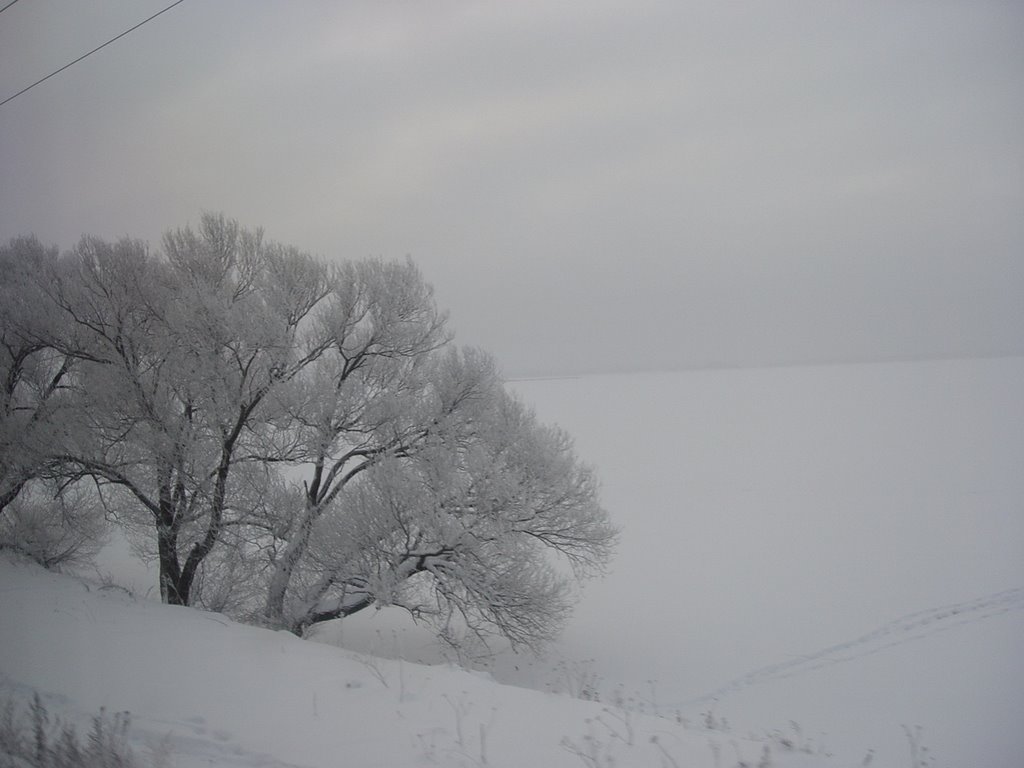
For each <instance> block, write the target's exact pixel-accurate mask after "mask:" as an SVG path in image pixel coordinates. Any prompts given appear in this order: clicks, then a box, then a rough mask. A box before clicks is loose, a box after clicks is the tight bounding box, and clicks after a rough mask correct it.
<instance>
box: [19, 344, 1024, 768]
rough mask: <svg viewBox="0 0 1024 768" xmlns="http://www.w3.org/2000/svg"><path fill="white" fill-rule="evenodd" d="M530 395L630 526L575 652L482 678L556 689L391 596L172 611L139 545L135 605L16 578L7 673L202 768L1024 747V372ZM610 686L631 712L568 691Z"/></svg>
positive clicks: (899, 757)
mask: <svg viewBox="0 0 1024 768" xmlns="http://www.w3.org/2000/svg"><path fill="white" fill-rule="evenodd" d="M513 386H514V388H515V389H516V390H517V391H519V392H520V393H521V394H522V396H523V397H524V398H525V399H526V400H527V401H528V402H530V403H532V404H534V405H535V406H536V408H537V410H538V412H539V414H540V415H541V416H542V418H544V419H545V420H547V421H555V422H558V423H559V424H561V425H562V426H563V427H565V428H566V429H568V430H569V431H570V432H571V433H572V434H573V435H575V437H576V440H577V447H578V450H579V453H580V454H581V455H582V456H583V457H584V458H585V459H587V460H588V461H590V462H592V463H594V464H596V465H597V466H598V468H599V470H600V475H601V477H602V479H603V482H604V501H605V503H606V505H607V506H608V507H609V509H610V510H611V511H612V513H613V515H614V517H615V519H616V521H617V522H618V523H619V524H620V525H621V526H622V529H623V536H622V545H621V548H620V551H619V554H618V557H617V558H616V560H615V562H614V564H613V572H612V573H611V574H610V575H609V576H608V577H607V578H606V579H604V580H602V581H600V582H594V583H592V584H590V585H588V588H587V590H586V592H585V595H584V597H583V600H582V602H581V604H580V606H579V608H578V610H577V612H576V614H575V616H574V617H573V619H572V621H571V623H570V624H569V626H568V628H567V631H566V633H565V635H564V637H563V638H562V640H561V641H560V642H559V644H558V645H557V646H556V647H555V648H554V649H552V653H551V656H550V658H549V659H547V660H544V661H534V660H530V659H525V658H517V657H515V656H512V655H511V654H508V653H502V654H500V655H499V656H498V658H496V659H495V660H493V661H492V662H490V663H488V664H486V665H483V666H485V667H486V668H487V669H488V670H489V671H490V673H491V674H492V675H493V676H494V678H496V679H497V680H499V681H502V682H509V683H515V684H517V685H519V686H524V687H533V688H537V689H539V690H540V691H541V692H536V691H529V690H520V689H516V688H511V687H507V686H499V685H496V684H495V683H494V682H492V681H490V680H488V679H486V678H485V677H482V676H480V675H473V674H469V673H465V672H461V671H459V670H456V669H452V668H450V667H446V666H432V667H421V666H418V665H416V664H413V663H411V662H410V661H409V660H416V659H422V660H426V661H436V660H437V659H438V657H439V652H438V650H437V649H436V648H435V647H433V646H432V644H431V643H430V641H429V638H427V637H425V636H424V635H423V634H422V633H419V632H417V631H415V630H413V629H410V628H409V627H408V626H407V625H406V624H405V622H404V621H403V620H402V619H401V618H400V617H396V616H394V615H392V614H390V613H389V612H387V611H381V612H370V613H366V614H361V615H359V616H357V617H353V618H352V619H350V620H348V621H346V622H343V623H341V624H340V625H336V626H334V627H330V628H327V629H325V630H324V631H322V632H321V633H320V635H319V639H320V640H321V641H323V643H321V644H317V643H309V642H303V641H299V640H297V639H294V638H291V637H289V636H287V635H284V634H280V633H271V632H268V631H265V630H258V629H253V628H247V627H239V626H236V625H232V624H231V623H230V622H228V621H227V620H226V619H224V618H223V617H219V616H216V615H212V614H204V613H200V612H196V611H191V610H187V609H180V608H177V609H176V608H169V607H164V606H159V605H156V604H154V603H152V602H151V601H147V600H145V599H143V597H142V595H144V593H145V592H146V589H147V586H148V583H147V580H148V579H150V578H151V575H150V574H147V573H146V572H145V570H144V569H143V568H140V567H139V566H138V565H137V564H136V565H132V564H130V563H127V562H126V561H125V560H124V558H123V557H122V556H121V555H119V554H118V553H117V552H116V551H114V550H112V551H111V552H108V553H107V557H106V559H105V561H104V564H103V568H104V569H106V570H111V571H114V572H115V573H116V574H117V575H118V576H119V578H122V579H124V580H129V579H134V581H135V584H134V586H135V588H136V592H137V595H136V597H135V598H130V597H128V596H126V595H124V594H121V593H119V592H116V591H110V590H99V589H98V588H97V587H95V586H93V587H91V589H90V590H87V589H86V588H85V587H84V586H82V585H81V584H80V583H78V582H74V581H69V580H67V579H64V578H60V577H57V576H54V575H50V574H45V573H40V572H38V571H37V570H36V569H33V568H30V567H27V566H24V565H16V566H15V565H10V564H3V565H2V569H3V570H2V573H0V578H2V582H0V583H2V586H0V617H2V619H0V675H2V676H3V684H4V685H5V686H6V687H7V689H8V690H9V691H13V692H14V693H15V694H19V695H20V694H23V693H24V692H25V691H26V690H27V688H26V687H27V686H31V687H33V688H36V689H39V690H40V691H41V692H43V693H46V694H50V695H51V696H63V697H65V698H64V699H63V700H58V699H53V700H52V701H53V702H54V703H57V704H60V705H61V706H64V707H67V708H68V709H69V710H71V711H76V712H80V713H85V714H88V713H90V712H93V711H95V709H96V708H98V707H99V706H101V705H104V706H107V707H108V708H110V709H114V710H120V709H130V710H132V712H133V713H134V714H135V722H136V725H137V727H138V728H139V733H140V734H149V735H151V736H159V735H162V734H164V733H168V732H171V733H173V734H174V736H175V738H176V739H178V741H179V744H178V750H177V751H178V753H179V758H178V765H179V766H181V767H182V768H188V767H189V766H193V765H211V764H213V765H230V764H236V765H280V764H294V765H302V766H306V765H308V766H321V765H323V766H326V765H332V766H333V765H352V766H362V765H381V766H404V765H420V764H431V762H433V764H437V765H478V764H485V759H484V758H486V764H488V765H508V766H535V765H536V766H560V765H566V766H580V765H589V764H592V763H588V762H587V759H585V758H584V757H581V756H580V755H577V754H574V753H573V752H572V751H571V749H566V747H565V746H564V745H560V742H561V741H562V740H563V739H564V738H568V739H569V740H571V741H572V742H573V743H574V744H576V745H577V746H578V747H579V748H580V749H581V750H585V749H589V746H588V744H590V743H594V744H596V745H597V746H596V748H598V749H602V750H607V749H610V750H612V754H611V757H613V758H614V760H615V762H614V764H615V765H618V766H629V765H637V766H640V765H644V766H668V765H673V762H671V761H673V760H674V761H675V764H677V765H679V766H695V767H698V768H699V767H700V766H708V767H709V768H710V767H711V766H715V767H716V768H718V767H719V766H721V767H722V768H726V767H727V766H732V765H735V764H736V763H737V761H738V760H740V759H743V760H746V761H749V762H751V763H752V764H754V765H756V764H757V761H758V760H759V759H760V757H761V750H762V749H763V747H764V743H763V742H760V741H748V740H745V739H744V738H741V737H743V736H746V735H747V734H748V733H751V734H754V735H762V734H764V733H765V732H766V731H772V730H775V729H778V730H780V731H782V732H784V733H785V737H786V739H788V740H790V741H797V742H802V743H804V744H807V743H811V744H812V745H813V748H814V749H815V750H817V748H818V746H823V747H824V749H825V750H826V751H828V752H829V753H831V754H832V755H833V756H832V757H826V756H825V755H823V754H815V755H812V756H808V755H800V754H790V753H786V752H785V750H783V749H782V748H781V746H780V745H779V743H778V740H776V741H775V742H771V743H770V744H769V747H770V749H772V760H773V764H774V765H777V766H778V765H783V766H784V765H822V766H840V767H841V768H847V766H849V767H850V768H852V766H856V765H860V764H861V763H862V761H863V760H864V758H865V755H866V754H867V752H868V750H869V749H872V750H874V751H873V753H872V754H873V762H872V763H871V765H873V766H894V767H899V766H910V757H909V754H910V753H909V745H908V741H907V738H906V735H905V734H904V732H903V729H902V726H903V725H907V726H916V725H920V726H921V728H922V731H921V734H922V735H921V740H922V742H923V743H924V744H925V745H926V746H927V747H928V748H929V754H930V755H931V758H932V759H933V760H934V765H936V766H956V767H959V766H964V767H967V766H980V767H987V766H991V767H992V768H998V767H1000V766H1007V767H1009V766H1016V765H1020V764H1021V761H1022V759H1024V732H1022V731H1021V729H1020V723H1021V718H1022V713H1024V640H1022V638H1024V610H1021V609H1022V608H1024V590H1022V588H1024V359H1022V358H1012V359H1003V360H975V361H967V360H964V361H932V362H914V363H892V364H877V365H857V366H852V365H851V366H827V367H807V368H778V369H760V370H728V371H695V372H680V373H665V374H644V375H617V376H590V377H583V378H576V379H551V380H536V381H522V382H515V383H514V384H513ZM324 643H327V644H340V645H344V646H346V647H347V648H349V649H355V651H356V652H358V653H356V654H354V652H353V650H339V649H337V648H331V647H327V646H325V645H324ZM370 652H372V653H375V654H377V655H386V656H398V657H402V658H405V659H406V660H407V661H405V662H402V663H398V662H389V661H381V660H375V659H374V658H372V657H370V656H366V655H360V654H368V653H370ZM163 656H166V658H165V659H163V658H162V657H163ZM584 685H587V686H591V687H596V689H597V691H598V692H599V694H600V696H601V699H602V702H603V703H601V704H594V703H590V702H581V701H577V700H574V699H571V698H567V697H565V696H554V695H550V694H545V693H543V691H546V690H566V689H573V688H577V689H578V688H580V687H583V686H584ZM617 697H618V698H620V699H622V700H625V701H626V702H627V703H628V704H629V707H630V708H631V709H634V710H638V709H641V708H642V709H644V710H646V711H650V710H652V709H657V710H659V711H661V712H662V713H664V714H665V715H666V717H665V718H656V719H648V718H647V717H646V716H644V715H641V714H638V713H636V712H634V713H632V714H629V715H624V714H623V713H622V711H621V710H619V709H617V708H616V707H614V706H613V705H612V704H611V702H612V701H613V700H615V699H616V698H617ZM704 713H709V714H710V716H711V719H712V720H714V721H715V723H716V724H717V725H718V726H719V729H718V730H713V731H706V730H704V729H702V728H701V727H699V725H700V724H701V723H702V722H703V721H704V720H705V719H706V718H705V714H704ZM624 717H625V718H627V719H628V721H629V724H630V725H631V726H632V728H633V731H634V736H633V742H634V743H633V745H632V746H630V745H628V744H627V743H626V742H625V741H624V740H623V739H621V738H619V737H618V736H617V735H616V734H620V735H622V734H625V733H627V732H628V730H629V729H628V728H627V727H626V723H625V722H623V719H622V718H624ZM723 719H725V720H727V721H728V724H729V728H728V731H725V730H722V729H721V725H722V722H721V721H722V720H723ZM588 720H589V722H587V721H588ZM678 720H683V721H684V722H686V723H687V724H688V726H687V727H683V726H680V725H679V723H678V722H677V721H678ZM791 721H793V722H795V723H796V724H797V728H799V733H797V728H795V727H794V726H792V725H791V724H790V723H791ZM588 733H589V734H590V735H592V736H593V737H594V739H595V741H594V742H588V741H586V740H585V738H584V737H585V736H586V735H587V734H588ZM655 733H657V734H660V736H659V741H658V743H657V744H654V743H652V742H651V741H650V736H651V735H654V734H655ZM481 737H482V738H483V743H482V744H481ZM663 748H664V750H665V752H662V749H663ZM737 750H738V752H737ZM666 753H667V754H666ZM599 756H602V757H606V756H608V755H607V754H603V753H602V754H601V755H599ZM275 761H276V762H275ZM600 764H601V765H605V764H606V763H600ZM914 768H917V767H916V766H915V767H914Z"/></svg>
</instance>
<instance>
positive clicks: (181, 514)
mask: <svg viewBox="0 0 1024 768" xmlns="http://www.w3.org/2000/svg"><path fill="white" fill-rule="evenodd" d="M16 246H17V248H18V249H19V250H20V251H26V252H30V253H31V254H34V256H33V258H35V259H36V260H37V261H39V262H40V263H44V262H45V264H46V270H45V272H46V275H47V277H46V279H44V280H39V279H36V280H34V281H31V280H28V278H27V277H25V279H24V280H23V282H28V283H30V284H31V286H32V288H31V291H27V292H26V293H25V296H26V297H30V298H29V299H27V301H29V303H30V304H32V305H38V307H41V308H43V309H44V310H45V311H42V312H41V313H40V316H39V318H36V317H35V316H34V315H33V314H32V313H31V312H29V311H28V309H27V308H20V309H18V311H17V312H14V313H13V314H11V313H8V314H9V315H10V317H11V318H14V319H11V320H9V319H8V317H7V315H5V316H4V326H3V332H4V336H3V341H4V345H5V347H4V349H5V351H4V354H5V355H6V357H4V358H3V363H4V366H5V368H4V371H3V372H4V373H5V374H6V375H7V380H8V381H9V382H13V384H10V385H9V386H8V392H7V395H6V398H7V399H6V400H5V401H4V407H5V409H6V410H5V411H4V413H5V415H4V419H5V421H4V422H3V424H2V427H3V431H2V433H0V435H2V436H3V440H5V441H6V442H4V443H3V444H0V449H2V453H0V457H2V461H3V462H4V463H3V465H2V466H3V476H2V477H0V481H2V483H3V484H2V485H0V489H2V490H3V492H4V493H7V492H8V490H7V489H11V492H12V493H13V494H14V495H17V492H18V490H20V489H21V488H23V487H24V486H25V484H26V483H27V482H29V481H33V480H35V479H36V478H39V479H40V480H44V479H52V480H54V481H55V482H57V485H55V486H53V488H55V489H56V491H57V496H58V497H59V496H60V494H61V493H62V492H65V491H67V492H70V489H72V488H77V489H78V490H81V489H83V488H84V487H85V486H84V485H82V483H84V482H86V481H88V482H90V483H91V486H90V487H91V488H92V489H94V490H95V491H96V492H97V493H98V494H99V496H98V498H99V501H100V502H101V504H102V506H103V508H104V509H105V510H106V511H107V512H108V513H109V514H110V516H111V517H112V518H113V519H115V520H116V521H118V522H120V523H121V524H122V525H124V526H126V527H127V528H128V529H129V530H130V531H132V532H133V533H134V534H135V540H136V541H140V542H143V544H144V545H145V546H146V547H147V548H148V549H149V551H151V552H152V553H153V554H154V555H155V556H156V558H157V561H158V563H159V567H160V590H161V596H162V598H163V599H164V600H165V601H166V602H170V603H178V604H186V605H187V604H191V603H199V604H202V605H205V606H207V607H210V608H215V609H217V610H225V611H230V612H232V613H236V614H242V615H247V616H249V617H254V618H257V619H258V620H260V621H262V622H264V623H267V624H269V625H272V626H277V627H284V628H288V629H290V630H292V631H295V632H298V633H301V632H302V631H304V630H305V629H306V628H307V627H309V626H310V625H312V624H315V623H318V622H322V621H327V620H330V619H334V618H341V617H344V616H348V615H351V614H353V613H355V612H357V611H359V610H362V609H364V608H367V607H368V606H371V605H385V604H394V605H400V606H403V607H405V608H407V609H408V610H410V611H412V612H413V613H414V614H415V615H416V616H417V617H424V618H427V619H429V620H431V621H432V622H434V624H435V626H436V627H437V628H438V630H439V631H440V632H441V634H442V636H444V637H447V638H449V639H454V638H455V637H456V635H457V634H458V633H460V632H461V633H465V632H470V633H473V634H475V635H477V636H480V637H485V636H487V635H489V634H495V633H496V634H499V635H502V636H504V637H506V638H508V639H509V640H510V641H512V642H513V643H514V644H517V645H525V646H530V647H537V646H539V645H541V644H543V642H544V641H545V640H547V639H549V638H550V637H551V636H552V634H553V633H554V632H555V631H557V628H558V626H559V625H560V623H561V620H562V619H563V618H564V617H565V615H566V609H567V607H568V605H569V603H570V601H571V597H572V587H573V581H574V580H573V577H577V578H579V577H583V576H586V575H589V574H592V573H594V572H596V571H600V570H601V568H602V567H603V566H604V564H605V563H606V562H607V559H608V557H609V556H610V552H611V548H612V545H613V543H614V539H615V530H614V529H613V527H612V526H611V525H610V523H609V521H608V516H607V513H606V512H605V511H604V509H602V508H601V506H600V504H599V501H598V493H597V483H596V480H595V478H594V475H593V473H592V472H591V470H589V469H588V468H587V467H585V466H584V465H582V464H581V463H580V462H579V460H578V459H577V457H576V455H575V452H574V450H573V447H572V443H571V440H570V439H569V437H568V436H567V435H566V434H565V433H563V432H561V431H560V430H557V429H553V428H549V427H545V426H543V425H541V424H539V423H538V422H537V420H536V418H535V417H534V416H533V414H532V413H531V412H530V411H529V409H527V408H526V407H525V406H523V404H522V403H520V402H519V401H518V400H516V399H515V398H514V397H512V396H510V395H509V394H508V392H507V391H506V390H505V388H504V386H503V384H502V382H501V380H500V377H499V376H498V374H497V372H496V366H495V363H494V361H493V360H492V359H491V358H490V357H489V356H488V355H487V354H485V353H483V352H480V351H478V350H472V349H458V348H456V347H454V345H453V344H452V343H451V342H452V339H451V334H450V333H449V332H448V331H447V330H446V327H445V325H446V317H445V315H444V313H442V312H440V311H439V310H438V308H437V307H436V304H435V302H434V297H433V291H432V289H431V287H430V286H429V285H428V284H427V283H426V282H425V281H424V279H423V277H422V275H421V274H420V272H419V270H418V269H417V268H416V266H415V265H414V264H413V263H412V262H411V261H410V260H406V261H403V262H386V261H382V260H379V259H364V260H360V261H355V262H348V263H343V264H334V265H331V264H328V263H326V262H323V261H320V260H317V259H314V258H312V257H310V256H308V255H306V254H303V253H300V252H298V251H296V250H295V249H292V248H288V247H286V246H282V245H279V244H276V243H272V242H269V241H266V240H265V239H264V238H263V235H262V232H261V231H259V230H247V229H244V228H241V227H239V226H238V224H237V223H236V222H234V221H231V220H229V219H226V218H225V217H224V216H221V215H213V214H208V215H205V216H203V218H202V220H201V222H200V225H199V228H198V230H195V231H194V230H192V229H190V228H188V227H186V228H184V229H178V230H174V231H171V232H169V233H167V235H165V237H164V239H163V243H162V246H163V247H162V251H161V252H159V253H151V252H150V250H149V248H148V247H147V246H146V245H145V244H144V243H142V242H140V241H137V240H131V239H123V240H120V241H118V242H116V243H109V242H105V241H103V240H100V239H97V238H83V239H82V240H81V242H80V243H79V244H78V245H77V247H76V248H75V249H73V251H72V252H70V253H69V254H67V255H66V256H65V257H63V258H60V259H58V258H57V257H56V254H55V253H53V252H51V251H46V250H45V249H41V247H39V246H38V244H37V243H35V242H34V241H28V240H26V241H18V242H17V243H16ZM11 247H12V248H14V247H15V246H14V245H12V246H11ZM4 253H5V254H6V252H4ZM5 258H6V256H5ZM26 263H28V262H26ZM35 271H38V272H39V273H40V274H42V273H43V272H44V270H42V268H39V269H37V270H35ZM32 272H33V270H32V269H30V270H28V272H27V273H26V274H30V273H32ZM32 291H34V293H32ZM15 319H16V320H17V322H15ZM11 404H13V405H11ZM58 405H59V407H60V408H61V411H60V418H59V419H57V420H55V419H53V418H50V416H51V415H53V413H55V412H56V411H55V408H57V406H58ZM19 420H20V421H19ZM22 422H24V423H29V424H34V423H35V422H38V423H39V424H40V425H43V424H50V425H54V424H57V425H59V428H56V429H54V428H49V430H48V431H46V430H43V429H42V428H40V430H39V439H38V440H33V441H30V442H31V446H29V443H27V442H25V441H24V440H22V442H21V443H18V444H17V445H16V444H15V438H14V437H12V435H14V434H15V433H17V434H31V433H32V430H25V429H21V430H18V429H13V428H12V425H14V424H15V423H22ZM18 439H19V440H21V439H22V438H21V437H18ZM23 444H24V445H23ZM26 446H28V447H26ZM32 446H34V447H32ZM29 447H32V450H29V449H28V448H29ZM19 483H20V485H18V484H19ZM76 483H77V484H78V485H77V486H76V485H75V484H76ZM12 498H13V496H12ZM54 509H56V507H54ZM61 509H66V506H65V507H61ZM19 530H28V529H27V528H24V526H23V527H22V528H21V529H19ZM559 560H560V561H561V563H562V565H561V566H560V565H559ZM563 566H564V567H563Z"/></svg>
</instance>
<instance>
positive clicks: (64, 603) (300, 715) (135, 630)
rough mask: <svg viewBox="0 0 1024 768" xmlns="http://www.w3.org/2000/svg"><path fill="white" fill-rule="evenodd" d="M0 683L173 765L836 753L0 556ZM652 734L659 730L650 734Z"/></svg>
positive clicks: (610, 760)
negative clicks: (106, 728)
mask: <svg viewBox="0 0 1024 768" xmlns="http://www.w3.org/2000/svg"><path fill="white" fill-rule="evenodd" d="M0 583H2V585H3V586H2V588H0V616H3V623H2V625H0V675H2V687H0V691H2V693H3V694H4V695H5V696H6V697H13V698H16V699H24V698H25V697H27V696H29V695H30V691H32V690H37V691H40V692H41V693H43V694H44V697H45V700H46V702H47V704H48V706H49V708H50V709H51V710H53V711H55V712H58V713H61V714H62V715H63V716H65V717H72V718H74V717H80V718H83V719H84V717H85V716H86V715H88V714H91V713H95V712H96V711H98V709H99V708H100V707H106V708H107V710H108V711H111V712H112V711H121V710H129V711H130V712H131V713H132V721H133V725H134V730H133V732H132V737H133V740H134V741H136V742H138V744H139V745H140V746H141V745H144V744H146V743H155V742H158V741H160V740H161V739H163V738H168V740H169V743H170V745H171V748H172V754H173V758H174V764H175V765H177V766H178V768H198V767H199V766H210V765H235V766H318V767H321V766H322V767H323V768H327V767H328V766H367V767H368V766H381V767H382V768H385V767H386V768H396V767H398V766H420V765H439V766H483V765H487V766H510V767H511V766H551V767H552V768H556V767H558V766H566V767H567V768H568V767H569V766H575V767H577V768H578V766H580V765H594V766H596V765H601V766H607V765H616V766H662V765H667V766H671V765H679V766H691V767H692V768H701V767H702V766H707V767H708V768H710V767H711V766H714V765H716V761H715V757H714V755H715V753H716V751H717V752H718V753H719V755H720V760H725V761H726V763H725V764H728V765H732V764H733V763H734V761H735V760H737V759H745V760H749V761H751V762H752V764H756V762H757V760H758V759H760V757H761V756H762V755H763V754H764V749H765V747H766V746H767V747H768V749H769V750H771V754H772V756H773V765H777V766H792V767H793V768H797V767H798V766H809V765H827V764H830V763H829V761H828V759H827V758H825V757H824V756H821V755H808V754H803V753H800V752H793V751H787V750H786V749H784V748H782V747H781V746H780V744H779V743H778V742H775V741H771V740H762V741H750V740H746V739H735V738H733V737H731V736H729V735H727V734H722V733H719V732H716V731H705V730H702V729H699V728H696V727H690V728H683V727H681V726H680V725H678V724H676V723H674V722H671V721H669V720H665V719H662V718H657V717H650V716H644V715H640V714H637V713H633V712H628V711H624V710H619V709H616V708H614V707H611V706H602V705H599V704H595V703H591V702H584V701H580V700H577V699H572V698H569V697H566V696H558V695H554V694H549V693H541V692H537V691H531V690H525V689H521V688H514V687H510V686H503V685H499V684H497V683H495V682H493V681H492V680H490V679H488V678H487V677H486V676H483V675H480V674H471V673H468V672H465V671H462V670H459V669H456V668H452V667H449V666H434V667H429V666H422V665H417V664H411V663H407V662H406V663H403V662H397V661H384V660H379V659H375V658H373V657H368V656H359V655H358V654H354V653H352V652H348V651H343V650H341V649H337V648H331V647H328V646H326V645H323V644H319V643H313V642H308V641H304V640H299V639H298V638H295V637H293V636H291V635H289V634H287V633H281V632H272V631H269V630H264V629H258V628H253V627H247V626H242V625H238V624H234V623H233V622H230V621H228V620H226V619H224V618H223V617H221V616H218V615H215V614H210V613H205V612H201V611H196V610H193V609H190V608H178V607H172V606H164V605H160V604H157V603H154V602H151V601H147V600H144V599H139V598H136V597H132V596H130V595H128V594H125V593H124V592H123V591H119V590H109V589H102V588H100V587H99V586H97V585H96V584H90V583H88V582H85V581H82V580H79V579H75V578H71V577H68V576H62V575H58V574H54V573H48V572H46V571H43V570H42V569H40V568H38V567H37V566H35V565H32V564H29V563H25V562H19V561H14V560H11V559H8V558H7V557H0ZM652 738H653V739H655V741H652Z"/></svg>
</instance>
